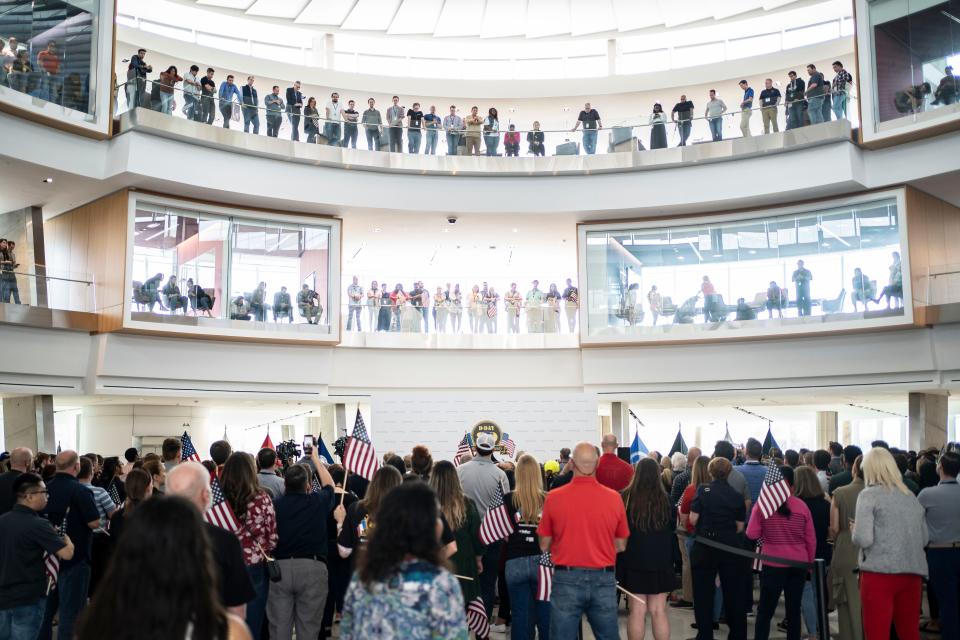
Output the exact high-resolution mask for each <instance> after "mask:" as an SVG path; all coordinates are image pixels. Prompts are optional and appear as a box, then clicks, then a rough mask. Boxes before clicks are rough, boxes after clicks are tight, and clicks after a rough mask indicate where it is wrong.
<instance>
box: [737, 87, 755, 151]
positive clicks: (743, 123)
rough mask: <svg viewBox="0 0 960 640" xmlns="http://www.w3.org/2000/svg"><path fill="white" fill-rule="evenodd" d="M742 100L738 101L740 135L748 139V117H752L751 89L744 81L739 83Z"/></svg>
mask: <svg viewBox="0 0 960 640" xmlns="http://www.w3.org/2000/svg"><path fill="white" fill-rule="evenodd" d="M739 84H740V90H741V91H743V100H741V101H740V135H742V136H743V137H744V138H749V137H750V116H752V115H753V95H754V94H753V87H751V86H750V84H749V83H748V82H747V81H746V80H741V81H740V83H739Z"/></svg>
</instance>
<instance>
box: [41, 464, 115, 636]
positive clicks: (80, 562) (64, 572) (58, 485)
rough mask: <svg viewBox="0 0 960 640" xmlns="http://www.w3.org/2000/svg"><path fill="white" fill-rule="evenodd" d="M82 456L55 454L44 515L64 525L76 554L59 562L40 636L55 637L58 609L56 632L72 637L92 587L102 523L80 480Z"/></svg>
mask: <svg viewBox="0 0 960 640" xmlns="http://www.w3.org/2000/svg"><path fill="white" fill-rule="evenodd" d="M79 474H80V456H79V455H77V452H76V451H69V450H67V451H63V452H61V453H58V454H57V457H56V475H55V476H54V477H53V479H52V480H50V481H49V482H48V483H47V487H46V488H47V491H48V492H49V499H48V501H47V504H46V505H45V507H44V508H43V515H44V516H45V517H46V518H47V519H48V520H49V521H50V522H51V523H53V525H54V526H55V527H61V526H63V522H64V519H66V527H65V530H66V534H67V535H68V536H69V537H70V539H71V540H72V541H73V543H74V545H75V550H74V554H73V557H72V558H71V559H70V560H63V561H61V562H60V574H59V577H58V579H57V588H56V589H55V590H54V591H52V592H51V594H50V595H49V597H48V598H47V602H46V610H45V612H44V616H43V626H42V627H41V630H40V634H39V636H38V637H39V638H40V640H49V639H50V638H51V637H52V626H53V618H54V616H56V614H57V613H58V612H59V614H60V622H59V626H58V627H57V636H58V637H63V638H71V637H73V630H74V625H75V624H76V622H77V618H78V617H79V616H80V614H81V613H82V612H83V608H84V606H85V605H86V603H87V594H88V592H89V587H90V550H91V545H92V542H93V532H94V531H95V530H96V529H98V528H99V527H100V512H99V511H98V510H97V504H96V502H95V501H94V499H93V494H92V493H91V492H90V491H89V490H88V489H87V488H86V487H84V486H83V485H81V484H80V482H79V481H78V480H77V476H78V475H79Z"/></svg>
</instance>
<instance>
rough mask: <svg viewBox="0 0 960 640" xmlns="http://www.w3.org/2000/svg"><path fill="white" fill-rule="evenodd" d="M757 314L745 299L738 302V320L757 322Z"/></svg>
mask: <svg viewBox="0 0 960 640" xmlns="http://www.w3.org/2000/svg"><path fill="white" fill-rule="evenodd" d="M756 319H757V312H756V311H754V310H753V309H752V308H751V307H750V305H748V304H747V301H746V300H745V299H743V298H739V299H738V300H737V320H756Z"/></svg>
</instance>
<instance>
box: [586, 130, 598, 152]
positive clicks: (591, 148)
mask: <svg viewBox="0 0 960 640" xmlns="http://www.w3.org/2000/svg"><path fill="white" fill-rule="evenodd" d="M583 150H584V152H586V153H587V154H588V155H591V156H592V155H593V154H595V153H596V152H597V130H596V129H584V130H583Z"/></svg>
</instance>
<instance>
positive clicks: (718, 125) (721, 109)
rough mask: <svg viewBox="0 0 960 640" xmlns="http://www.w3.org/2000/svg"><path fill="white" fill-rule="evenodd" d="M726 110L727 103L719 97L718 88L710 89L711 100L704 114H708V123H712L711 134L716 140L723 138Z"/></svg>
mask: <svg viewBox="0 0 960 640" xmlns="http://www.w3.org/2000/svg"><path fill="white" fill-rule="evenodd" d="M726 112H727V105H726V104H725V103H724V102H723V100H721V99H720V98H718V97H717V92H716V90H714V89H710V100H708V101H707V108H706V110H705V111H704V116H706V118H707V123H708V124H709V125H710V135H711V136H712V137H713V141H714V142H717V141H719V140H723V114H725V113H726Z"/></svg>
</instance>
